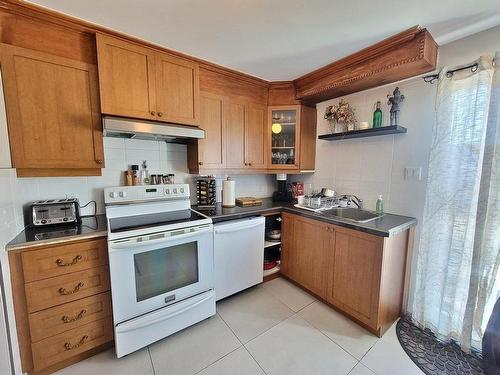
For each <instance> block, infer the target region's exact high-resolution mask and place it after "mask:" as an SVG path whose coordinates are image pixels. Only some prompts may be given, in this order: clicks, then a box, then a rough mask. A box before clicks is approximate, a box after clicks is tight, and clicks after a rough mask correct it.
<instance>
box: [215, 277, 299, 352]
mask: <svg viewBox="0 0 500 375" xmlns="http://www.w3.org/2000/svg"><path fill="white" fill-rule="evenodd" d="M217 311H218V313H219V314H220V316H221V317H222V319H224V321H225V322H226V323H227V324H228V326H229V327H230V328H231V330H232V331H233V332H234V334H235V335H236V336H238V338H239V339H240V340H241V341H242V342H243V343H245V342H248V341H250V340H251V339H253V338H255V337H257V336H258V335H260V334H261V333H263V332H265V331H267V330H268V329H269V328H271V327H273V326H275V325H276V324H278V323H280V322H282V321H283V320H285V319H286V318H288V317H289V316H291V315H293V311H292V310H290V309H289V308H288V307H287V306H286V305H285V304H283V303H281V302H280V301H279V300H278V299H277V298H275V297H274V296H273V295H272V294H271V293H269V292H266V291H265V289H264V288H263V287H262V286H256V287H253V288H251V289H249V290H246V291H244V292H241V293H239V294H237V295H235V296H232V297H229V298H227V299H225V300H222V301H220V302H219V303H218V304H217Z"/></svg>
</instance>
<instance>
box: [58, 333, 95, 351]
mask: <svg viewBox="0 0 500 375" xmlns="http://www.w3.org/2000/svg"><path fill="white" fill-rule="evenodd" d="M88 338H89V337H88V336H87V335H85V336H82V338H81V339H80V341H78V342H77V343H76V344H72V343H70V342H67V343H65V344H64V348H66V350H73V349H76V348H78V347H80V346H82V345H83V344H85V341H87V339H88Z"/></svg>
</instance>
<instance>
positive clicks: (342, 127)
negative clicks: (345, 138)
mask: <svg viewBox="0 0 500 375" xmlns="http://www.w3.org/2000/svg"><path fill="white" fill-rule="evenodd" d="M325 119H327V120H328V121H329V122H330V128H331V131H332V133H341V132H345V131H350V130H354V129H355V127H356V123H357V120H356V115H355V114H354V108H352V106H351V105H350V104H349V103H347V102H346V101H344V99H341V100H340V102H338V103H337V104H335V105H329V106H328V107H326V110H325Z"/></svg>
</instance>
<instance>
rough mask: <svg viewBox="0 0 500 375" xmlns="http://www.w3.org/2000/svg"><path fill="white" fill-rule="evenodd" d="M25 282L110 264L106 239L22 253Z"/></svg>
mask: <svg viewBox="0 0 500 375" xmlns="http://www.w3.org/2000/svg"><path fill="white" fill-rule="evenodd" d="M22 262H23V273H24V281H25V282H31V281H36V280H42V279H46V278H49V277H55V276H60V275H65V274H68V273H71V272H76V271H82V270H86V269H89V268H93V267H99V266H102V265H104V264H107V263H108V251H107V243H106V239H99V240H92V241H85V242H76V243H72V244H67V245H56V246H51V247H45V248H43V249H38V250H31V251H24V252H23V253H22Z"/></svg>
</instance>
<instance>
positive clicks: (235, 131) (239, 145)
mask: <svg viewBox="0 0 500 375" xmlns="http://www.w3.org/2000/svg"><path fill="white" fill-rule="evenodd" d="M226 113H227V122H226V167H227V168H244V167H245V104H243V103H239V102H234V101H231V100H230V101H229V102H228V104H227V112H226Z"/></svg>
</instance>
